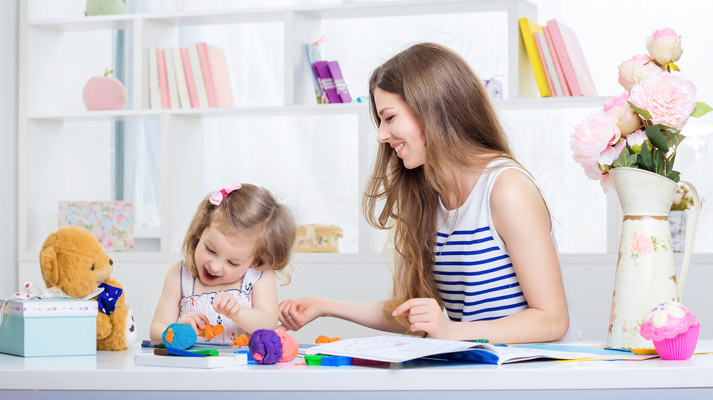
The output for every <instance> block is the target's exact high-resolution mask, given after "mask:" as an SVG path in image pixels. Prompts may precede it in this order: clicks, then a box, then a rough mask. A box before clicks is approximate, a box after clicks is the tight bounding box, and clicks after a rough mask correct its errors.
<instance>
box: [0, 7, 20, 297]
mask: <svg viewBox="0 0 713 400" xmlns="http://www.w3.org/2000/svg"><path fill="white" fill-rule="evenodd" d="M17 20H18V15H17V0H10V1H5V2H3V7H2V12H0V54H2V55H3V61H2V62H0V238H2V239H0V297H2V296H3V295H4V293H10V292H12V291H14V290H17V288H15V282H16V280H17V239H16V236H17V229H16V225H17V217H16V209H17V208H16V207H15V199H16V198H17V184H16V178H15V175H16V171H17V167H16V161H17V157H16V153H17V152H16V149H17V100H16V99H17V79H16V76H17Z"/></svg>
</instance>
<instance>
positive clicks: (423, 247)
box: [362, 43, 519, 329]
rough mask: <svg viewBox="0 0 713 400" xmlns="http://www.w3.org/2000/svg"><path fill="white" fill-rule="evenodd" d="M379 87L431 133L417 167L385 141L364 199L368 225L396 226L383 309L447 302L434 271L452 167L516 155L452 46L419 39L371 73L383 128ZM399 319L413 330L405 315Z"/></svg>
mask: <svg viewBox="0 0 713 400" xmlns="http://www.w3.org/2000/svg"><path fill="white" fill-rule="evenodd" d="M376 88H379V89H381V90H384V91H386V92H390V93H394V94H397V95H398V96H399V97H400V98H401V99H402V100H403V101H404V102H405V103H406V104H407V105H408V107H409V108H410V109H411V111H412V112H413V113H414V114H415V115H416V117H417V118H418V119H419V122H420V125H421V129H422V130H423V133H424V135H425V138H426V158H425V162H424V165H422V166H420V167H418V168H414V169H407V168H406V167H404V165H403V163H402V162H401V160H400V159H399V158H398V157H397V155H396V153H395V152H394V151H393V149H391V147H390V146H389V144H388V143H381V144H380V145H379V148H378V153H377V157H376V161H375V164H374V168H373V170H372V174H371V178H370V179H369V182H368V183H367V186H366V189H365V193H364V198H363V201H362V206H363V211H364V216H365V218H366V219H367V221H368V222H369V224H370V225H372V226H374V227H375V228H379V229H388V228H390V227H391V226H393V228H394V247H395V252H396V260H395V266H396V269H395V272H394V282H393V294H392V298H391V299H390V300H389V301H387V302H386V304H385V305H384V311H385V312H386V313H387V314H388V315H391V310H393V309H394V308H395V307H396V306H398V305H399V304H401V303H403V302H404V301H406V300H408V299H410V298H417V297H426V298H434V299H436V300H437V301H438V302H439V304H440V305H441V306H443V302H442V301H441V296H440V294H439V292H438V290H437V288H436V283H435V279H434V275H433V265H434V262H435V248H436V233H437V229H438V227H437V226H436V221H437V214H438V208H439V198H442V199H448V195H447V193H448V192H452V191H455V192H456V193H459V194H460V193H461V190H460V188H459V185H458V182H457V180H456V177H457V176H456V175H455V171H459V170H462V169H463V168H484V167H485V166H487V165H488V164H489V163H490V162H491V161H493V160H495V159H497V158H507V159H510V160H512V161H513V162H516V163H517V161H515V160H514V159H513V157H512V152H511V150H510V146H509V144H508V141H507V137H506V135H505V132H504V130H503V128H502V127H501V126H500V122H499V121H498V117H497V115H496V113H495V109H494V108H493V105H492V104H491V102H490V99H489V97H488V94H487V92H486V90H485V88H484V87H483V85H482V84H481V82H480V80H479V79H478V77H477V76H476V75H475V73H474V72H473V71H472V70H471V69H470V67H469V66H468V64H467V63H466V62H465V60H463V58H461V57H460V56H459V55H458V54H456V53H455V52H453V51H452V50H450V49H448V48H446V47H444V46H441V45H438V44H433V43H421V44H417V45H414V46H411V47H410V48H408V49H406V50H404V51H402V52H401V53H399V54H397V55H396V56H394V57H392V58H391V59H389V60H388V61H386V62H385V63H384V64H383V65H381V66H379V67H378V68H377V69H376V70H375V71H374V72H373V73H372V75H371V79H370V80H369V97H370V100H371V102H370V104H371V114H372V118H373V119H374V122H375V123H376V126H377V127H378V126H379V125H380V124H381V118H380V117H379V114H378V110H377V109H376V103H375V102H374V90H375V89H376ZM518 165H519V164H518ZM459 197H460V195H459ZM382 200H383V208H381V209H380V210H379V211H378V215H377V212H376V209H377V207H378V206H380V205H381V203H380V202H381V201H382ZM462 200H463V199H460V198H458V199H457V201H458V204H460V203H461V202H462ZM444 201H445V200H444ZM447 206H449V207H448V208H453V206H454V205H447ZM399 322H400V323H401V324H402V325H403V326H404V327H405V328H406V329H408V327H409V323H408V321H407V319H406V318H405V317H404V318H400V319H399Z"/></svg>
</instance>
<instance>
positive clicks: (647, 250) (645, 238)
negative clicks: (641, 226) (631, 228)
mask: <svg viewBox="0 0 713 400" xmlns="http://www.w3.org/2000/svg"><path fill="white" fill-rule="evenodd" d="M631 248H632V249H633V250H634V251H635V252H637V253H639V254H640V255H641V256H645V255H647V254H651V253H653V251H654V241H653V240H652V239H651V235H647V234H645V233H636V232H634V234H633V235H631Z"/></svg>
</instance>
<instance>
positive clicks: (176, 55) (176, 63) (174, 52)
mask: <svg viewBox="0 0 713 400" xmlns="http://www.w3.org/2000/svg"><path fill="white" fill-rule="evenodd" d="M171 58H173V67H174V70H175V71H174V72H175V75H176V84H177V86H178V98H179V99H180V103H181V108H191V101H190V99H189V98H188V84H187V83H186V73H185V72H184V71H183V57H182V56H181V50H180V49H179V48H177V47H173V48H171Z"/></svg>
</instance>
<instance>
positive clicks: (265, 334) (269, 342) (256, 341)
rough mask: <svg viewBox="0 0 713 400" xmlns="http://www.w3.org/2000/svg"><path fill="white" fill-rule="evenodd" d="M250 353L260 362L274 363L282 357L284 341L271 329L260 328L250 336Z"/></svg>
mask: <svg viewBox="0 0 713 400" xmlns="http://www.w3.org/2000/svg"><path fill="white" fill-rule="evenodd" d="M248 348H249V349H250V354H252V356H253V358H254V359H255V362H257V363H258V364H274V363H276V362H278V361H279V360H280V358H281V357H282V341H281V340H280V337H279V336H278V335H277V333H275V331H271V330H269V329H258V330H256V331H255V332H253V334H252V335H251V336H250V342H249V343H248Z"/></svg>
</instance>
